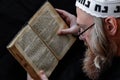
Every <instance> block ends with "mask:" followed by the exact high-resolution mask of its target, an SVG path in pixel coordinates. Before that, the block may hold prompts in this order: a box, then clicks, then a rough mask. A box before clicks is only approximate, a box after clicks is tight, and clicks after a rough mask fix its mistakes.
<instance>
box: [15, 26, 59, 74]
mask: <svg viewBox="0 0 120 80" xmlns="http://www.w3.org/2000/svg"><path fill="white" fill-rule="evenodd" d="M21 33H22V34H19V36H18V37H17V40H16V42H15V46H16V48H17V49H18V50H19V52H20V53H21V55H23V56H24V58H25V59H26V60H27V62H29V64H31V66H32V67H33V69H34V70H35V71H36V73H38V72H39V71H40V70H44V71H45V73H46V74H47V76H50V74H51V73H52V71H53V70H54V68H55V67H56V65H57V64H58V60H57V59H56V57H55V56H54V55H53V54H52V53H51V51H50V50H49V49H48V48H47V47H46V45H45V44H44V43H43V42H42V41H41V40H40V38H39V37H38V36H37V35H36V33H34V32H33V30H32V29H31V28H30V27H29V26H28V25H27V26H25V28H24V30H23V32H21Z"/></svg>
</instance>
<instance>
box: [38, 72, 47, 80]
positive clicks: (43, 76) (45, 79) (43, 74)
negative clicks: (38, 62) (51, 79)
mask: <svg viewBox="0 0 120 80" xmlns="http://www.w3.org/2000/svg"><path fill="white" fill-rule="evenodd" d="M39 75H40V77H41V79H42V80H48V78H47V76H46V75H45V73H44V71H42V70H41V71H40V73H39Z"/></svg>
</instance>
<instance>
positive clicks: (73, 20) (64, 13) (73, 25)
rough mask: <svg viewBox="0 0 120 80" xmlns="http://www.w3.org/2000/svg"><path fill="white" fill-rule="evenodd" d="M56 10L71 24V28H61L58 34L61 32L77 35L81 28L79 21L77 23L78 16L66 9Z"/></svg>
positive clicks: (61, 33)
mask: <svg viewBox="0 0 120 80" xmlns="http://www.w3.org/2000/svg"><path fill="white" fill-rule="evenodd" d="M56 11H57V12H58V13H59V14H60V16H61V17H62V18H63V19H64V20H65V21H66V23H67V24H68V25H69V26H70V28H67V29H62V30H59V31H58V34H60V35H63V34H74V35H77V33H78V30H79V28H78V26H77V23H76V16H74V15H73V14H70V13H68V12H67V11H65V10H61V9H56Z"/></svg>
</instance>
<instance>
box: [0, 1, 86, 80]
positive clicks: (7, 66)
mask: <svg viewBox="0 0 120 80" xmlns="http://www.w3.org/2000/svg"><path fill="white" fill-rule="evenodd" d="M49 1H50V2H51V4H52V5H53V6H54V7H55V8H60V9H64V10H67V11H68V12H70V13H72V14H75V13H76V11H75V10H76V9H75V0H49ZM44 2H45V0H0V27H1V29H0V80H26V71H25V70H24V69H23V68H22V67H21V66H20V64H19V63H18V62H17V61H16V60H15V59H14V58H13V57H12V55H11V54H10V53H9V52H8V51H7V49H6V45H7V44H8V43H9V42H10V41H11V39H12V38H13V37H14V36H15V34H16V33H17V32H18V31H19V30H20V29H21V27H22V26H23V25H24V24H25V22H27V21H28V20H29V19H30V17H31V16H32V15H33V14H34V13H35V12H36V11H37V10H38V8H39V7H40V6H41V5H42V4H43V3H44ZM75 15H76V14H75ZM83 50H84V46H83V43H82V42H81V41H79V40H77V41H76V42H75V44H74V45H73V46H72V48H71V49H70V50H69V51H68V53H67V54H66V55H65V57H64V58H63V59H62V60H61V61H60V62H59V65H58V66H57V67H56V69H55V71H54V72H53V73H52V75H51V76H50V78H49V79H50V80H78V79H79V80H80V79H83V78H85V77H84V74H83V73H82V70H81V67H82V66H81V60H82V58H83Z"/></svg>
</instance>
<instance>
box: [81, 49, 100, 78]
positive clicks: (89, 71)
mask: <svg viewBox="0 0 120 80" xmlns="http://www.w3.org/2000/svg"><path fill="white" fill-rule="evenodd" d="M95 57H96V56H95V55H94V53H92V52H91V51H90V49H87V51H86V54H85V59H84V61H83V71H84V72H85V73H86V75H87V76H88V77H89V78H90V79H93V80H97V79H98V77H99V75H100V69H98V68H96V66H95V64H94V59H95Z"/></svg>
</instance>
